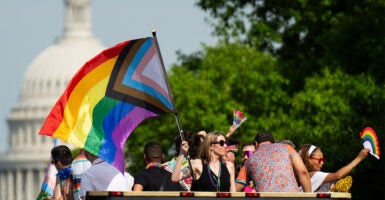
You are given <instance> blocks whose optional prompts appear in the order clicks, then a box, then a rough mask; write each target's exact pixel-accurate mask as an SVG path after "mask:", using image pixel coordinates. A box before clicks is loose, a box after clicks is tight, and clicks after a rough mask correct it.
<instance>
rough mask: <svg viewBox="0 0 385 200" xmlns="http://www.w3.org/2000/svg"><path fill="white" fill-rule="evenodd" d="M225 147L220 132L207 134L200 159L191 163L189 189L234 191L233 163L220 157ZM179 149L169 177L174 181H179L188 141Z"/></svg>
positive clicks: (223, 153)
mask: <svg viewBox="0 0 385 200" xmlns="http://www.w3.org/2000/svg"><path fill="white" fill-rule="evenodd" d="M226 147H227V144H226V143H225V137H224V136H223V134H222V133H220V132H211V133H208V134H207V136H206V137H205V139H204V140H203V143H202V146H201V151H200V153H199V158H200V159H197V160H198V162H194V163H192V168H193V172H194V180H193V182H192V185H191V191H211V192H235V182H234V180H235V177H234V166H233V163H227V162H226V163H223V162H222V157H223V156H225V155H226ZM180 149H181V150H180V154H179V155H178V158H177V162H176V164H175V168H174V171H173V174H172V178H171V179H172V181H174V182H177V181H179V179H180V177H181V173H180V169H181V166H182V160H183V157H184V155H185V154H186V152H187V151H188V143H187V142H186V141H183V142H182V143H181V147H180ZM218 177H219V178H218Z"/></svg>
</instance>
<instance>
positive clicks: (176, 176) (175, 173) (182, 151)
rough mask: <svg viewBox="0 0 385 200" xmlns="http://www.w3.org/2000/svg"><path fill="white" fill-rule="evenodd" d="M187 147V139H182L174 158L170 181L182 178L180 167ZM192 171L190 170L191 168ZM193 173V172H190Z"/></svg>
mask: <svg viewBox="0 0 385 200" xmlns="http://www.w3.org/2000/svg"><path fill="white" fill-rule="evenodd" d="M188 149H189V146H188V143H187V141H182V143H181V144H180V152H179V155H178V157H177V159H176V163H175V167H174V170H173V171H172V175H171V181H173V182H178V181H180V180H181V179H182V176H183V174H182V173H181V168H182V164H183V158H184V157H185V155H186V154H187V152H188ZM191 171H192V170H191ZM192 173H193V172H192Z"/></svg>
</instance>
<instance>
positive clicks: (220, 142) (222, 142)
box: [211, 140, 226, 147]
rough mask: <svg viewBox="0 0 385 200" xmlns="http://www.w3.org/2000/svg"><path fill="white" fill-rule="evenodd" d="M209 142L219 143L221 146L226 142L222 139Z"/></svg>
mask: <svg viewBox="0 0 385 200" xmlns="http://www.w3.org/2000/svg"><path fill="white" fill-rule="evenodd" d="M211 144H219V145H221V147H223V146H224V145H225V144H226V142H225V141H224V140H219V141H216V142H212V143H211Z"/></svg>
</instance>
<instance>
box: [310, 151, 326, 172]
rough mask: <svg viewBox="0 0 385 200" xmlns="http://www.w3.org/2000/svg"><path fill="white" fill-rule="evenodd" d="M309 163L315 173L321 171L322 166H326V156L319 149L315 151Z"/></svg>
mask: <svg viewBox="0 0 385 200" xmlns="http://www.w3.org/2000/svg"><path fill="white" fill-rule="evenodd" d="M309 159H310V160H309V163H310V165H311V167H312V168H313V170H314V171H320V170H321V168H322V166H323V165H324V161H325V158H324V155H323V153H322V151H321V150H319V149H317V150H315V151H314V152H313V153H312V154H311V155H310V158H309Z"/></svg>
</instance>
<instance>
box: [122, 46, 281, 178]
mask: <svg viewBox="0 0 385 200" xmlns="http://www.w3.org/2000/svg"><path fill="white" fill-rule="evenodd" d="M199 55H201V56H202V57H201V59H199V56H198V54H197V55H193V56H190V57H189V56H186V57H185V59H186V60H185V61H189V62H182V63H183V64H182V65H181V66H174V67H173V68H172V69H171V70H170V72H169V81H170V85H171V90H172V93H173V96H174V99H175V104H176V108H177V110H178V116H179V118H180V121H181V124H182V128H183V130H192V131H194V132H196V131H199V130H206V131H214V130H218V131H222V132H223V133H226V132H227V131H228V129H229V127H230V125H231V124H232V118H233V116H232V111H233V110H234V109H238V110H241V111H243V112H244V113H245V116H247V117H248V121H247V123H244V124H243V125H242V126H241V127H240V128H239V130H237V134H235V135H234V137H235V138H236V139H239V140H241V141H252V139H253V137H254V136H255V134H256V133H257V132H258V131H259V130H261V129H266V130H270V129H271V128H272V127H277V126H279V124H282V123H283V120H284V119H283V118H278V117H277V116H278V115H279V114H280V113H283V112H284V110H283V107H285V104H287V103H288V102H289V99H288V96H287V95H286V93H285V91H284V90H283V89H282V88H284V86H285V85H287V83H288V82H287V80H285V79H284V78H283V77H282V76H281V75H280V74H279V73H278V71H277V66H276V61H275V59H273V58H272V57H271V56H270V55H269V54H268V53H261V52H258V51H256V50H254V49H253V48H250V47H247V46H240V45H228V46H226V45H218V46H216V47H206V48H205V49H204V51H202V52H201V54H199ZM198 60H200V61H199V62H196V61H198ZM192 63H194V64H198V66H192V65H191V64H192ZM266 119H269V120H266ZM246 130H247V131H246ZM178 134H179V133H178V130H177V126H176V124H175V119H174V117H173V116H172V115H163V116H160V117H158V118H151V119H147V120H146V121H145V122H144V123H142V124H141V125H140V126H139V127H137V128H136V129H135V131H134V133H133V134H132V135H131V136H130V138H129V139H128V142H127V147H128V151H127V154H128V152H129V153H130V155H127V156H129V157H130V161H131V162H132V163H135V165H134V166H131V169H132V170H134V171H136V170H137V169H140V168H141V167H143V164H142V163H143V161H142V160H143V156H142V151H143V150H142V149H143V148H142V147H143V146H144V144H145V143H146V142H148V141H149V138H150V139H151V140H155V141H158V142H161V144H162V146H163V148H170V149H171V150H170V153H169V154H167V156H172V155H173V153H174V150H173V148H172V142H173V139H174V137H176V136H178ZM166 153H167V151H166Z"/></svg>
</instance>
